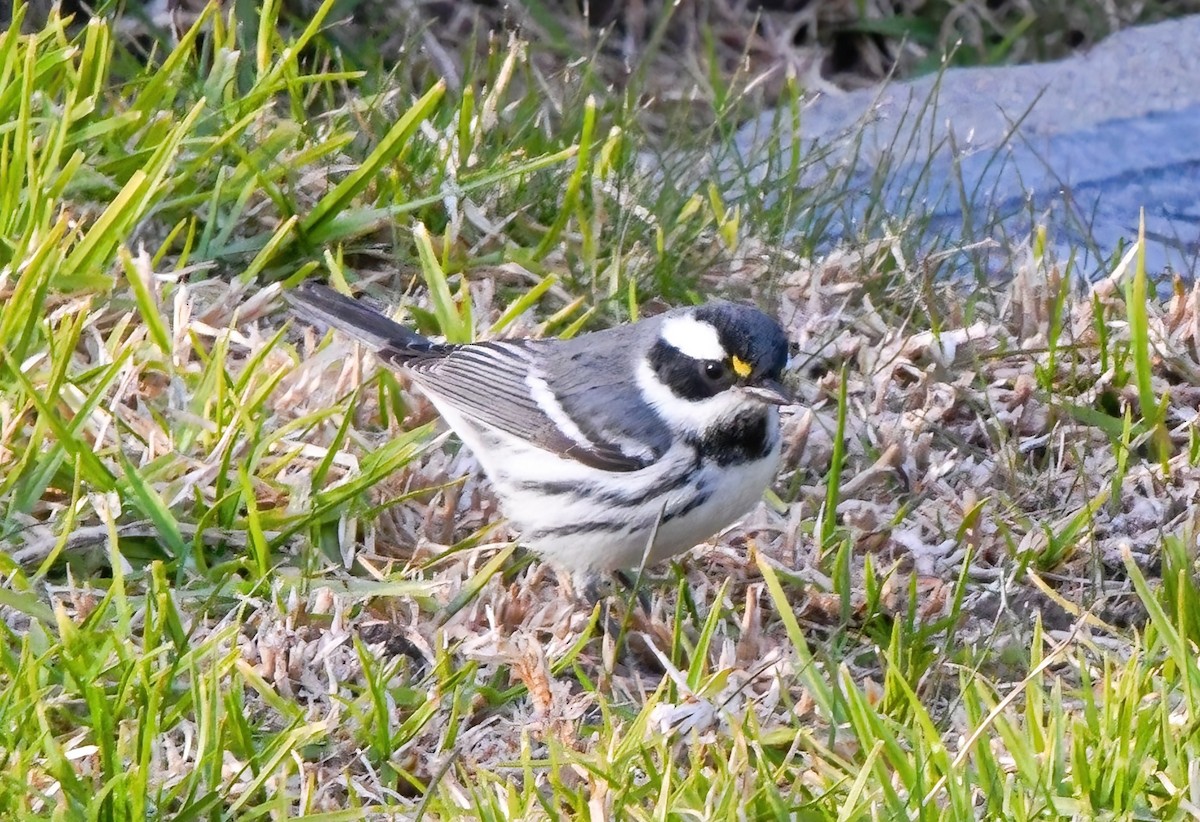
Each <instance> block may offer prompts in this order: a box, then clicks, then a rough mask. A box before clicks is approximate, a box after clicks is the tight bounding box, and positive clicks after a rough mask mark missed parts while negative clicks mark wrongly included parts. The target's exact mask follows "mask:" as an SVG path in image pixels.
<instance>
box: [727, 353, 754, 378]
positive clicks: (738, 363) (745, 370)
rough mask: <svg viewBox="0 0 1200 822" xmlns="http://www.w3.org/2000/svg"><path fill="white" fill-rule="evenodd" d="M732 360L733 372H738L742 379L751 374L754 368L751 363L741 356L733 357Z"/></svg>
mask: <svg viewBox="0 0 1200 822" xmlns="http://www.w3.org/2000/svg"><path fill="white" fill-rule="evenodd" d="M730 362H731V363H732V364H733V373H735V374H737V375H738V376H739V377H741V378H742V379H746V377H749V376H750V372H751V371H753V370H754V369H753V368H751V367H750V363H748V362H746V361H745V360H743V359H742V358H741V357H733V358H732V359H731V360H730Z"/></svg>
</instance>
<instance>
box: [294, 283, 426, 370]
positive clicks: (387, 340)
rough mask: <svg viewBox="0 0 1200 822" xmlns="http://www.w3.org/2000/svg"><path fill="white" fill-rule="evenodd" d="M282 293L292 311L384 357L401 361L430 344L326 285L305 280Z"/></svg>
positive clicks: (424, 349) (411, 331)
mask: <svg viewBox="0 0 1200 822" xmlns="http://www.w3.org/2000/svg"><path fill="white" fill-rule="evenodd" d="M286 296H287V301H288V303H289V304H290V305H291V308H292V311H293V312H294V313H295V314H297V315H299V316H300V317H303V318H304V319H306V320H308V321H309V322H314V323H320V324H323V325H328V326H331V327H333V328H336V329H337V330H338V331H341V332H342V333H343V334H346V335H347V336H350V337H352V338H354V339H355V340H357V341H358V342H360V343H362V344H363V345H366V346H367V347H368V348H370V349H372V350H374V351H378V352H384V353H386V354H388V355H389V356H388V359H392V360H397V361H402V360H403V359H405V358H406V357H405V355H407V356H410V357H411V356H414V355H418V354H420V353H422V352H428V351H429V350H430V348H432V347H433V345H434V343H432V342H431V341H430V340H429V339H427V338H425V337H422V336H421V335H420V334H418V333H417V332H415V331H413V330H411V329H408V328H405V327H404V326H402V325H400V324H399V323H397V322H394V321H392V320H390V319H388V318H387V317H385V316H384V315H383V314H380V313H379V312H378V311H376V310H375V309H373V308H369V307H368V306H366V305H364V304H363V303H361V302H359V301H358V300H354V299H351V298H350V297H347V296H345V295H343V294H339V293H338V292H336V291H334V290H333V289H332V288H330V287H329V286H326V285H321V284H319V283H314V282H306V283H303V284H302V285H300V287H299V288H296V289H293V290H292V291H290V292H288V294H287V295H286ZM398 364H399V363H398Z"/></svg>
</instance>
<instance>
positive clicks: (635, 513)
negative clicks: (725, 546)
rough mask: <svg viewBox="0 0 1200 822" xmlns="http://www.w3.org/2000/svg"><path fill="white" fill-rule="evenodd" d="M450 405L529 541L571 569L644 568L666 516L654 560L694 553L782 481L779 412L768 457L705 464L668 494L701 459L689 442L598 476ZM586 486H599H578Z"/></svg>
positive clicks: (459, 427) (452, 421)
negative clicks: (646, 462)
mask: <svg viewBox="0 0 1200 822" xmlns="http://www.w3.org/2000/svg"><path fill="white" fill-rule="evenodd" d="M441 410H442V414H443V416H445V417H446V418H447V422H449V423H450V424H451V426H452V427H453V428H454V429H455V430H456V431H457V432H458V433H459V435H460V436H461V437H462V438H463V441H464V442H466V444H467V445H468V446H469V447H470V448H471V450H472V452H473V453H474V454H475V456H476V457H477V458H478V459H479V462H480V464H481V465H482V466H483V470H484V472H485V473H486V474H487V475H488V477H489V478H490V479H491V481H492V483H493V485H494V486H495V488H496V492H497V496H498V497H499V499H500V504H501V506H502V508H503V510H504V513H505V515H506V516H507V517H508V519H509V522H510V523H511V524H512V525H513V527H514V528H515V529H516V530H517V532H518V534H519V535H520V536H521V539H522V544H524V545H525V546H526V547H528V548H529V549H530V550H532V551H534V552H535V553H537V554H538V555H540V556H541V557H543V558H544V559H546V560H548V561H549V562H551V563H553V564H555V565H557V566H559V567H561V568H564V569H567V570H570V571H589V570H590V571H612V570H619V569H632V568H637V567H638V566H639V565H640V564H641V562H642V557H643V555H644V554H645V553H646V547H647V543H648V541H649V539H650V537H651V534H652V533H653V530H654V525H655V524H656V523H657V522H658V519H659V516H660V515H663V517H664V519H663V521H662V522H661V524H660V526H659V529H658V533H657V535H656V537H655V540H654V546H653V548H652V549H651V550H650V552H649V555H648V556H647V557H646V560H647V564H653V563H657V562H660V561H662V560H664V559H667V558H669V557H672V556H674V555H676V554H679V553H681V552H683V551H687V550H688V549H690V548H692V547H694V546H696V545H697V544H699V543H701V542H704V541H705V540H707V539H708V538H710V537H711V536H713V535H714V534H715V533H717V532H718V531H720V530H722V529H723V528H725V527H727V526H729V525H731V524H733V523H734V522H736V521H737V520H738V519H740V518H741V517H742V516H744V515H745V514H746V513H748V512H749V511H750V510H751V509H752V508H753V507H754V505H755V504H756V503H758V501H759V500H760V499H761V498H762V494H763V491H764V490H765V489H766V487H767V485H768V484H770V482H771V481H772V480H773V479H774V478H775V473H776V471H777V468H778V463H779V446H778V437H777V436H776V434H777V431H778V419H777V418H773V420H772V427H771V428H772V430H771V435H772V436H773V437H775V439H776V446H775V448H774V449H773V450H772V451H771V452H770V453H769V454H767V456H765V457H763V458H762V459H760V460H756V461H754V462H749V463H743V464H740V465H732V466H726V467H719V466H717V465H716V464H715V463H711V462H706V463H703V464H702V465H701V467H700V470H699V471H698V472H697V473H696V475H695V477H694V478H693V480H692V482H691V483H689V484H688V485H687V486H685V487H682V488H677V489H674V490H671V491H669V492H665V493H664V492H663V491H662V486H664V485H669V484H670V482H669V478H670V477H674V476H678V475H679V474H680V473H682V472H684V471H686V470H687V469H688V467H689V466H691V465H693V463H694V461H695V452H694V451H693V449H691V448H690V447H687V446H683V445H680V446H678V447H677V448H676V449H672V451H669V452H668V453H667V454H666V455H664V456H663V458H662V459H661V460H659V461H658V462H656V463H654V464H653V465H650V466H648V467H646V468H643V469H641V470H639V471H630V472H627V473H610V472H599V473H598V472H596V471H595V470H594V469H589V468H587V467H585V466H582V465H580V464H579V463H577V462H574V461H573V460H568V459H563V458H561V457H559V456H557V455H555V454H553V453H550V452H548V451H544V450H541V449H538V448H533V447H531V446H530V445H529V444H528V443H525V442H523V441H520V440H517V439H516V438H513V437H510V436H508V435H506V434H503V433H501V432H497V431H494V430H487V431H480V430H479V429H477V428H476V427H474V426H472V425H471V424H470V423H468V422H467V421H466V420H463V419H462V418H461V417H459V418H457V419H456V417H458V415H457V414H455V413H454V412H453V410H451V409H441ZM447 411H449V413H447ZM585 478H586V485H585V482H584V480H585ZM547 482H549V483H554V486H555V488H556V489H557V491H558V493H551V494H549V495H548V494H547V493H546V492H545V490H544V489H540V488H539V487H538V486H539V485H540V484H542V483H547ZM656 486H657V488H656ZM584 487H587V488H591V489H593V490H594V491H595V493H594V494H593V495H591V496H586V495H582V494H580V493H576V490H577V489H581V488H584ZM642 492H646V493H647V496H648V499H647V500H646V501H645V502H641V503H640V504H637V505H633V506H630V505H628V504H625V503H613V502H611V501H605V500H603V499H597V498H596V496H597V495H600V496H602V495H603V494H606V493H611V494H614V495H618V496H620V497H622V498H623V499H624V500H626V501H627V500H628V499H629V498H630V497H634V498H636V497H637V496H639V495H640V494H641V493H642ZM697 494H699V495H701V496H703V497H704V499H703V501H702V502H697V499H696V495H697ZM685 508H686V510H685ZM597 519H600V520H603V521H605V524H606V528H605V529H603V530H599V531H593V530H591V529H589V528H585V527H584V525H583V524H584V523H592V522H594V521H595V520H597Z"/></svg>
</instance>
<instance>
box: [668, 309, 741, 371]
mask: <svg viewBox="0 0 1200 822" xmlns="http://www.w3.org/2000/svg"><path fill="white" fill-rule="evenodd" d="M662 338H663V341H664V342H665V343H667V345H669V346H671V347H672V348H674V349H675V350H676V351H678V352H680V353H681V354H683V355H685V356H688V357H691V358H692V359H694V360H722V361H723V360H725V359H726V357H728V356H729V354H728V352H727V351H726V350H725V346H723V345H721V337H720V335H718V334H717V329H715V328H713V327H712V325H710V324H709V323H706V322H702V321H700V320H697V319H696V318H695V317H692V316H689V315H687V314H684V315H682V316H679V317H671V318H670V319H669V320H667V321H666V322H664V323H663V327H662Z"/></svg>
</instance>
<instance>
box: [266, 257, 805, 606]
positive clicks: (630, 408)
mask: <svg viewBox="0 0 1200 822" xmlns="http://www.w3.org/2000/svg"><path fill="white" fill-rule="evenodd" d="M289 302H290V303H291V307H292V310H293V312H294V313H296V314H297V315H299V316H300V317H302V318H303V319H305V320H308V321H310V322H316V323H318V324H323V325H326V326H329V327H332V328H334V329H336V330H337V331H340V332H342V333H343V334H346V335H348V336H349V337H350V338H352V339H353V340H355V341H357V342H359V343H362V344H363V345H365V346H366V347H367V348H369V349H371V350H372V351H373V352H374V353H375V355H376V356H377V357H378V358H379V360H381V361H382V362H383V363H385V364H386V365H388V366H389V367H391V368H394V369H396V370H398V371H400V372H403V373H406V374H407V375H408V376H409V378H410V379H411V382H412V384H413V385H414V386H415V387H416V388H417V389H418V390H419V391H421V392H422V393H423V394H424V395H425V396H426V397H427V398H428V399H429V401H430V402H431V403H432V405H433V406H434V408H435V409H436V410H437V411H438V413H439V414H440V415H441V417H442V418H443V419H444V420H445V422H446V423H447V424H448V425H449V427H450V428H451V429H452V430H453V431H454V432H455V433H456V434H457V435H458V437H459V438H460V439H461V440H462V441H463V443H464V444H465V445H466V446H467V447H468V448H469V449H470V450H471V452H472V453H473V454H474V456H475V458H476V459H477V460H478V462H479V465H480V466H481V468H482V470H483V473H484V474H485V475H486V477H487V478H488V479H489V481H490V483H491V485H492V487H493V489H494V490H495V493H496V497H497V499H498V501H499V503H500V509H501V511H502V513H503V514H504V516H505V518H506V519H507V521H508V523H509V525H510V526H511V527H512V528H513V530H515V532H516V534H517V536H518V540H519V542H520V543H521V544H523V545H524V546H525V547H526V548H528V549H530V550H531V551H532V552H533V553H534V554H536V555H537V556H538V557H540V558H541V559H542V560H543V561H546V562H549V563H550V564H551V565H552V566H555V567H557V568H560V569H562V570H564V571H566V572H569V573H571V574H572V575H574V577H575V578H576V579H577V580H580V581H583V582H585V583H586V581H588V580H594V579H596V577H597V575H604V574H610V575H611V574H616V575H621V574H628V573H629V572H630V571H634V570H640V569H641V568H643V567H648V566H650V565H653V564H656V563H659V562H661V561H664V560H666V559H668V558H671V557H674V556H676V555H678V554H680V553H682V552H684V551H687V550H689V549H691V548H693V547H695V546H696V545H698V544H700V543H702V542H705V541H706V540H708V539H709V538H711V537H712V536H713V535H715V534H716V533H718V532H720V531H721V530H723V529H724V528H726V527H727V526H729V525H731V524H733V523H734V522H736V521H738V520H739V519H741V518H742V517H743V516H744V515H745V514H746V513H748V512H749V511H750V510H751V509H752V508H753V507H754V506H755V505H756V504H757V503H758V502H759V501H760V500H761V499H762V495H763V493H764V491H765V490H766V488H767V487H768V486H769V484H770V483H771V482H772V480H774V478H775V476H776V472H777V470H778V463H779V453H780V440H781V437H780V428H779V425H780V422H779V408H780V406H784V405H787V404H790V402H791V395H790V394H789V392H788V390H787V389H786V388H785V387H784V385H783V372H784V369H785V366H786V364H787V362H788V355H789V344H788V339H787V336H786V335H785V333H784V331H783V329H782V328H781V327H780V324H779V323H778V322H777V321H776V320H774V319H772V318H771V317H769V316H767V314H765V313H763V312H762V311H760V310H759V309H757V308H755V307H752V306H749V305H744V304H740V303H734V302H727V301H711V302H707V303H703V304H700V305H695V306H686V307H682V308H677V309H673V310H670V311H667V312H664V313H662V314H659V315H656V316H653V317H647V318H643V319H640V320H637V321H635V322H632V323H627V324H624V325H617V326H613V327H611V328H607V329H602V330H598V331H592V332H589V333H585V334H581V335H579V336H576V337H573V338H569V339H553V338H546V339H526V338H520V339H494V340H486V341H481V342H473V343H462V344H450V343H442V342H436V341H434V340H431V339H429V338H427V337H425V336H423V335H421V334H419V333H417V332H416V331H414V330H412V329H410V328H406V327H405V326H403V325H401V324H399V323H397V322H395V321H393V320H392V319H390V318H388V317H387V316H385V315H383V314H381V313H380V312H378V311H376V310H375V309H373V308H371V307H369V306H367V305H366V304H364V303H362V302H360V301H358V300H356V299H353V298H350V297H347V296H344V295H343V294H341V293H340V292H338V291H335V290H333V289H332V288H329V287H328V286H325V285H322V284H319V283H317V282H314V281H308V282H305V283H303V284H301V285H300V286H299V287H297V288H295V289H292V290H291V292H290V294H289Z"/></svg>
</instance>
